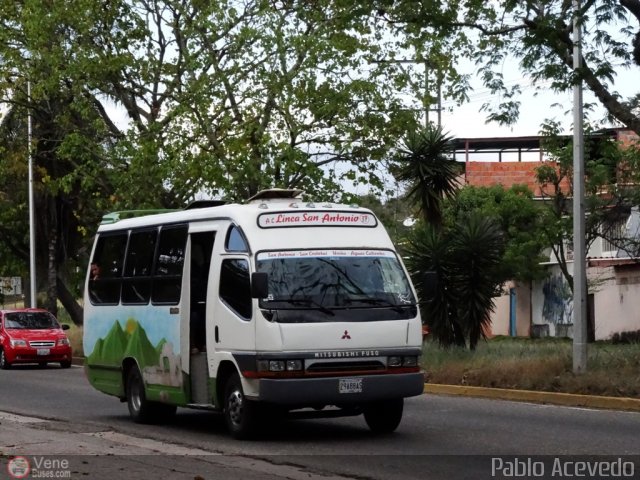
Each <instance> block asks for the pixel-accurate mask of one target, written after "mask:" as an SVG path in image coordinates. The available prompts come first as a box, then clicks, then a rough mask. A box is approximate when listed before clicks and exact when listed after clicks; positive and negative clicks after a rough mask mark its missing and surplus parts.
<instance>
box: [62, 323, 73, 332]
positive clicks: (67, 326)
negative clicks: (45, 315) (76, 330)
mask: <svg viewBox="0 0 640 480" xmlns="http://www.w3.org/2000/svg"><path fill="white" fill-rule="evenodd" d="M61 327H62V329H63V330H69V329H70V328H71V327H70V326H69V325H67V324H66V323H63V324H62V325H61Z"/></svg>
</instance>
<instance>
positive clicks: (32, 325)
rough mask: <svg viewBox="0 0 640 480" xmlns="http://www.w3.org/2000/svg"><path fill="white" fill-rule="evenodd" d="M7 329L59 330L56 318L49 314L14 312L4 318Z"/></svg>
mask: <svg viewBox="0 0 640 480" xmlns="http://www.w3.org/2000/svg"><path fill="white" fill-rule="evenodd" d="M4 319H5V323H4V325H5V328H8V329H9V328H13V329H23V330H44V329H49V328H59V325H58V322H57V321H56V318H55V317H54V316H53V315H51V314H50V313H48V312H12V313H7V314H5V316H4Z"/></svg>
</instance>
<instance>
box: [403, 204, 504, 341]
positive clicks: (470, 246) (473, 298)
mask: <svg viewBox="0 0 640 480" xmlns="http://www.w3.org/2000/svg"><path fill="white" fill-rule="evenodd" d="M503 253H504V244H503V238H502V234H501V231H500V226H499V225H498V224H497V223H496V222H495V221H494V220H493V219H491V218H489V217H485V216H482V215H481V214H479V213H478V212H472V213H470V214H469V215H467V216H466V218H462V219H461V220H460V221H458V222H456V223H455V224H454V225H452V226H451V227H449V228H446V229H439V230H436V229H434V228H432V227H426V228H419V229H416V230H415V232H414V235H413V236H412V237H411V238H410V247H409V249H408V259H407V265H408V268H409V270H410V271H411V273H412V274H413V277H414V279H417V280H416V288H417V289H418V294H419V296H420V298H421V299H422V303H421V311H422V314H423V315H424V319H425V321H426V323H427V325H429V327H430V330H431V332H432V334H433V335H434V337H435V338H437V339H438V341H439V342H440V344H441V345H444V346H449V345H460V346H462V345H465V344H466V342H467V339H468V343H469V348H470V349H472V350H474V349H475V348H476V346H477V343H478V340H479V339H481V338H485V332H486V331H487V329H488V327H489V324H490V321H491V319H490V314H491V312H492V311H493V309H494V307H495V305H494V301H493V297H494V296H496V295H497V294H498V293H499V289H500V286H501V284H502V281H503V279H502V278H500V275H499V269H500V264H501V261H502V256H503ZM429 271H433V272H436V274H437V277H438V285H437V291H436V293H435V295H433V296H429V295H428V294H427V293H426V292H425V285H424V284H423V283H422V282H420V280H419V279H421V278H423V277H424V275H425V273H426V272H429Z"/></svg>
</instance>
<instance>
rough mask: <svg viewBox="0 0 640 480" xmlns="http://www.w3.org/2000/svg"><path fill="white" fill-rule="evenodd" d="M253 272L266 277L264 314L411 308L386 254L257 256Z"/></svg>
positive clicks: (398, 270)
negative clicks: (267, 287) (266, 293)
mask: <svg viewBox="0 0 640 480" xmlns="http://www.w3.org/2000/svg"><path fill="white" fill-rule="evenodd" d="M257 271H259V272H267V273H268V274H269V296H268V297H267V298H266V299H262V300H261V303H260V305H261V307H262V308H269V309H310V310H314V309H315V310H320V311H324V312H327V313H328V314H331V313H329V312H334V311H335V310H337V309H353V308H367V309H371V308H387V309H389V308H395V309H399V308H403V307H408V306H414V305H415V297H414V295H413V293H412V291H411V287H410V285H409V280H408V278H407V276H406V275H405V273H404V270H403V269H402V266H401V265H400V262H399V261H398V258H397V257H396V255H395V253H393V252H391V251H388V250H355V249H349V250H333V249H330V250H313V251H312V250H295V251H291V250H289V251H275V252H261V253H259V254H258V256H257Z"/></svg>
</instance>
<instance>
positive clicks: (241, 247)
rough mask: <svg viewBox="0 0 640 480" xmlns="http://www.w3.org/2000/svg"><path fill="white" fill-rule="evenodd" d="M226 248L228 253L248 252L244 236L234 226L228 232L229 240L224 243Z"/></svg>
mask: <svg viewBox="0 0 640 480" xmlns="http://www.w3.org/2000/svg"><path fill="white" fill-rule="evenodd" d="M224 248H225V249H226V250H227V251H228V252H248V251H249V247H248V246H247V241H246V240H245V238H244V235H243V234H242V232H241V231H240V229H239V228H238V227H236V226H235V225H232V226H231V227H230V228H229V231H228V232H227V239H226V241H225V243H224Z"/></svg>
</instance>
